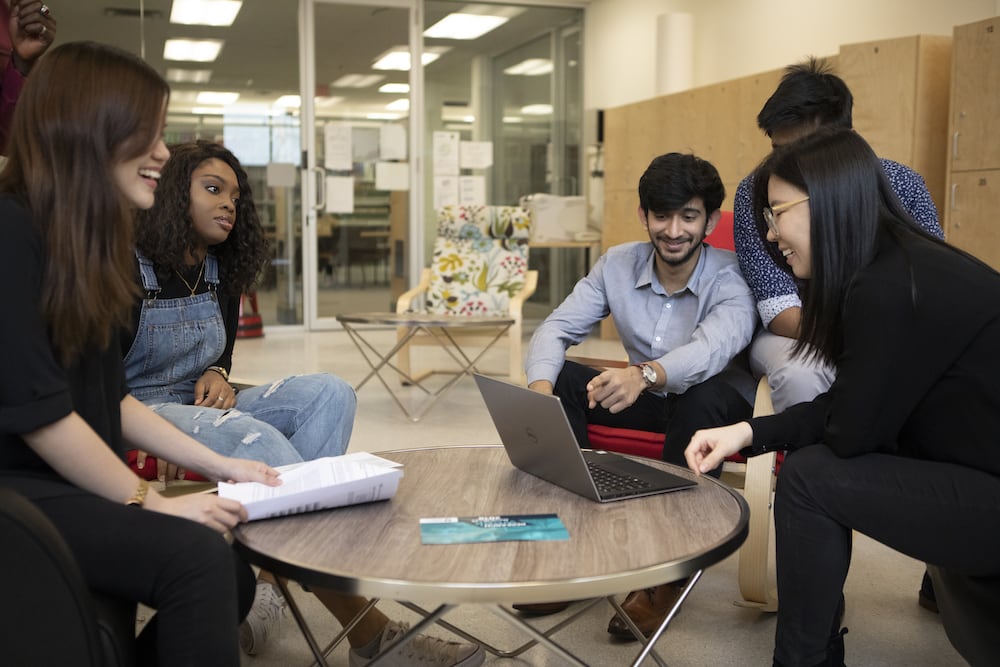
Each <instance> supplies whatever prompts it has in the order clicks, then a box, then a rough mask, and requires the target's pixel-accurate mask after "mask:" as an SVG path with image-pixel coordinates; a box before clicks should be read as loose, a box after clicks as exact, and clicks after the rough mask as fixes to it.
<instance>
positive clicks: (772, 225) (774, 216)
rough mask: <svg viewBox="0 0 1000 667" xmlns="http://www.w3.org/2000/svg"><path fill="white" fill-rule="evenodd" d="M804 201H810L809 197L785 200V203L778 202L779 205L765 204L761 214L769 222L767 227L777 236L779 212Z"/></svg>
mask: <svg viewBox="0 0 1000 667" xmlns="http://www.w3.org/2000/svg"><path fill="white" fill-rule="evenodd" d="M804 201H809V197H803V198H802V199H796V200H795V201H790V202H785V203H784V204H778V205H777V206H765V207H764V210H763V211H761V214H762V215H763V216H764V222H766V223H767V228H768V229H770V230H771V232H772V233H773V234H774V235H775V236H779V234H778V214H779V213H781V212H782V211H787V210H788V209H790V208H791V207H793V206H795V205H796V204H801V203H802V202H804Z"/></svg>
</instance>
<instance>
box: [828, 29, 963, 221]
mask: <svg viewBox="0 0 1000 667" xmlns="http://www.w3.org/2000/svg"><path fill="white" fill-rule="evenodd" d="M951 59H952V38H951V37H948V36H933V35H916V36H913V37H900V38H897V39H883V40H878V41H874V42H863V43H860V44H847V45H844V46H841V47H840V55H839V58H838V62H837V69H836V72H837V74H838V75H839V76H840V77H841V78H842V79H843V80H844V82H845V83H846V84H847V86H848V87H849V88H850V89H851V94H852V95H853V96H854V129H855V130H857V132H858V134H860V135H861V136H863V137H864V138H865V139H866V140H867V141H868V143H870V144H871V145H872V148H873V149H875V152H876V153H877V154H878V155H879V156H880V157H884V158H889V159H890V160H895V161H896V162H899V163H902V164H905V165H906V166H908V167H910V168H911V169H913V170H915V171H916V172H917V173H919V174H920V175H921V176H923V177H924V182H926V184H927V189H928V191H929V192H930V193H931V196H932V197H933V198H934V203H935V204H937V208H938V211H942V210H943V209H944V206H945V199H946V198H945V183H946V180H947V151H948V142H947V132H948V95H949V81H950V74H951Z"/></svg>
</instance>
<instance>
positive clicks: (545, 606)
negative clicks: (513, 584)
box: [511, 602, 572, 616]
mask: <svg viewBox="0 0 1000 667" xmlns="http://www.w3.org/2000/svg"><path fill="white" fill-rule="evenodd" d="M570 604H572V603H571V602H532V603H529V604H515V605H511V606H512V607H514V609H516V610H518V611H519V612H521V613H522V614H525V615H527V616H548V615H549V614H558V613H559V612H561V611H563V610H565V609H566V608H567V607H569V606H570Z"/></svg>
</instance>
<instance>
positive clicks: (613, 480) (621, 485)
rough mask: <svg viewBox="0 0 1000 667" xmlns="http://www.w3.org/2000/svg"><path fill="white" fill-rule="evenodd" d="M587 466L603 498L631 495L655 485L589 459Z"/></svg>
mask: <svg viewBox="0 0 1000 667" xmlns="http://www.w3.org/2000/svg"><path fill="white" fill-rule="evenodd" d="M587 468H589V469H590V476H591V478H593V480H594V485H595V486H597V492H598V493H600V494H601V497H602V498H619V497H621V496H630V495H632V494H634V493H637V492H641V491H645V490H646V489H648V488H650V487H651V486H653V485H652V484H650V483H649V482H647V481H646V480H644V479H639V478H638V477H633V476H632V475H623V474H621V473H618V472H615V471H613V470H608V469H607V468H604V467H602V466H601V465H599V464H597V463H594V462H593V461H587Z"/></svg>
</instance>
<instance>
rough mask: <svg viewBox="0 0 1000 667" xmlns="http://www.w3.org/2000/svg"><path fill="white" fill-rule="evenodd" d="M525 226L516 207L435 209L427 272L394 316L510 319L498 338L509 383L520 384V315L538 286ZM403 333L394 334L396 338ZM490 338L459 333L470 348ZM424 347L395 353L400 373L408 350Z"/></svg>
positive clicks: (527, 216)
mask: <svg viewBox="0 0 1000 667" xmlns="http://www.w3.org/2000/svg"><path fill="white" fill-rule="evenodd" d="M531 223H532V221H531V213H530V212H529V211H528V210H527V209H524V208H521V207H519V206H445V207H443V208H441V209H440V210H439V211H438V226H437V237H436V238H435V241H434V254H433V257H432V258H431V263H430V267H429V268H426V269H424V272H423V275H422V276H421V280H420V284H419V285H417V286H416V287H414V288H413V289H411V290H409V291H408V292H406V293H404V294H402V295H401V296H400V297H399V299H398V300H397V301H396V312H397V313H406V312H426V313H433V314H437V315H453V316H455V317H469V316H493V317H510V318H513V319H514V325H513V326H511V327H510V329H508V330H507V332H506V334H505V335H504V337H505V339H506V342H507V346H508V350H509V364H508V374H509V376H510V378H511V380H512V381H514V382H523V381H524V363H523V359H522V354H521V337H522V335H523V331H522V315H521V310H522V307H523V304H524V301H525V300H526V299H527V298H528V297H530V296H531V295H532V294H533V293H534V291H535V287H536V285H537V283H538V273H537V271H529V270H528V238H529V237H530V235H531ZM405 333H406V332H405V330H402V331H400V332H399V335H400V337H402V336H403V335H405ZM452 335H455V332H454V331H453V332H452ZM494 336H495V329H494V330H493V333H490V332H489V331H488V330H479V329H478V328H477V329H462V337H463V339H465V340H464V341H463V342H467V343H469V344H470V345H474V344H476V343H477V341H476V340H472V338H478V339H481V340H482V344H483V345H486V344H488V343H489V342H490V341H491V340H492V338H493V337H494ZM425 343H426V344H433V341H431V340H428V339H427V337H423V336H415V337H414V338H413V339H411V340H410V343H409V344H408V345H407V346H406V347H404V348H403V349H401V350H400V351H399V358H398V361H399V365H400V368H401V369H402V370H404V371H405V372H407V373H410V346H412V345H420V344H425ZM433 372H434V371H433V370H428V371H425V372H423V373H421V374H419V375H418V376H415V377H426V375H429V374H430V373H433Z"/></svg>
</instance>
